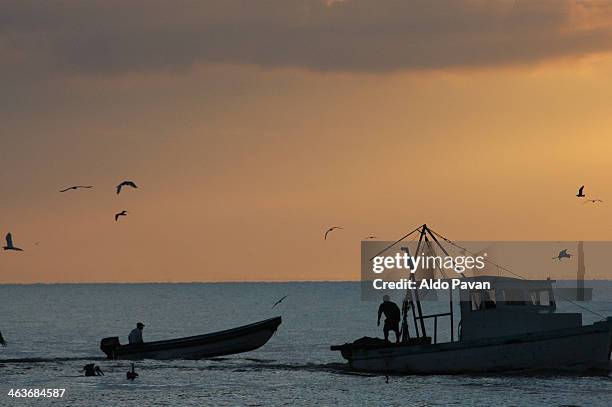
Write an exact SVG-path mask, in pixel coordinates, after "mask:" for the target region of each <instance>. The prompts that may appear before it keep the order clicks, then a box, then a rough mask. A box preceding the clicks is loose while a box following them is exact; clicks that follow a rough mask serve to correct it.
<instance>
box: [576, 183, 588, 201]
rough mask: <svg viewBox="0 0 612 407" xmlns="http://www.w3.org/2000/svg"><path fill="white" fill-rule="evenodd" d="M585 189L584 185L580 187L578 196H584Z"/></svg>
mask: <svg viewBox="0 0 612 407" xmlns="http://www.w3.org/2000/svg"><path fill="white" fill-rule="evenodd" d="M583 191H584V185H583V186H581V187H580V188H578V193H577V194H576V196H577V197H578V198H584V197H585V196H586V195H585V194H584V192H583Z"/></svg>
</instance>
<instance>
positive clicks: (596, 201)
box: [583, 198, 603, 204]
mask: <svg viewBox="0 0 612 407" xmlns="http://www.w3.org/2000/svg"><path fill="white" fill-rule="evenodd" d="M599 202H603V200H601V199H599V198H597V199H587V200H586V201H584V202H583V204H586V203H592V204H596V203H599Z"/></svg>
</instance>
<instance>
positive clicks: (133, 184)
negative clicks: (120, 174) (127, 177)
mask: <svg viewBox="0 0 612 407" xmlns="http://www.w3.org/2000/svg"><path fill="white" fill-rule="evenodd" d="M123 187H132V188H138V186H137V185H136V184H135V183H134V181H123V182H122V183H121V184H119V185H117V194H119V193H121V188H123Z"/></svg>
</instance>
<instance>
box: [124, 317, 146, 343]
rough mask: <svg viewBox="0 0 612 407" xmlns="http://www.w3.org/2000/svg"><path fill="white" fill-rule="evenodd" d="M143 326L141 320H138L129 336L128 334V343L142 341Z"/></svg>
mask: <svg viewBox="0 0 612 407" xmlns="http://www.w3.org/2000/svg"><path fill="white" fill-rule="evenodd" d="M143 328H144V324H143V323H142V322H139V323H137V324H136V328H134V329H132V332H130V336H128V341H129V342H130V345H137V344H139V343H142V330H143Z"/></svg>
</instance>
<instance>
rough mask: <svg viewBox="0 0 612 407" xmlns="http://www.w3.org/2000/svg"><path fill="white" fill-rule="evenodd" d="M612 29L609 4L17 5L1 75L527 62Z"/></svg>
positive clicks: (577, 50)
mask: <svg viewBox="0 0 612 407" xmlns="http://www.w3.org/2000/svg"><path fill="white" fill-rule="evenodd" d="M611 23H612V3H609V2H598V1H594V2H588V1H569V0H566V1H562V0H559V1H535V0H528V1H497V2H491V1H454V0H447V1H444V0H439V1H429V0H424V1H423V0H416V1H399V0H397V1H394V0H345V1H329V0H327V1H324V0H265V1H264V0H262V1H258V0H223V1H188V0H187V1H181V2H174V1H158V0H134V1H114V0H100V1H88V2H75V1H53V2H38V1H24V0H14V1H5V2H3V12H2V15H0V55H1V58H2V61H3V63H2V66H1V67H0V73H1V74H3V75H4V76H5V77H6V75H9V76H11V75H23V74H29V75H30V76H31V75H43V76H44V75H50V74H61V75H71V74H84V75H90V74H95V75H116V74H125V73H134V72H136V73H138V72H166V71H180V70H185V69H189V68H190V67H192V66H193V65H196V64H237V65H243V64H249V65H258V66H263V67H292V68H299V69H308V70H315V71H347V72H389V71H398V70H428V69H447V68H455V67H467V68H471V67H487V66H498V65H512V64H529V63H537V62H541V61H545V60H548V59H556V58H568V57H569V58H571V57H581V56H585V55H589V54H592V53H599V52H608V51H611V50H612V24H611Z"/></svg>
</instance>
